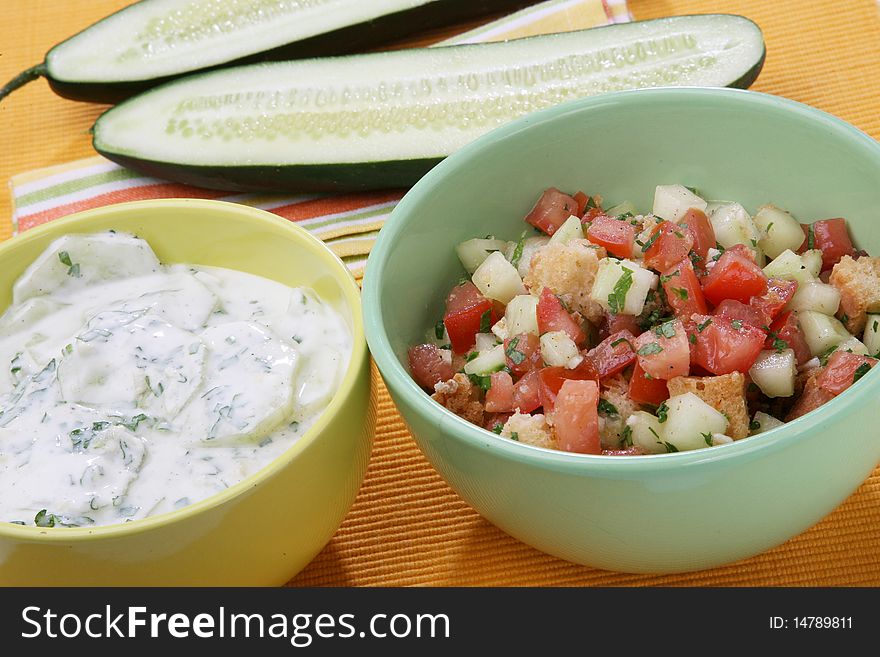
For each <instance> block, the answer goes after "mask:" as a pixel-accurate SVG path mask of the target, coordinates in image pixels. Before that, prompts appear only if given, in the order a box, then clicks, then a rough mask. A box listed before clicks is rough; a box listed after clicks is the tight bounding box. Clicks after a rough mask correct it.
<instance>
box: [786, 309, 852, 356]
mask: <svg viewBox="0 0 880 657" xmlns="http://www.w3.org/2000/svg"><path fill="white" fill-rule="evenodd" d="M798 319H799V320H800V322H801V329H802V330H803V332H804V338H805V339H806V341H807V345H808V346H809V347H810V352H811V353H812V354H813V355H814V356H818V355H819V354H824V353H825V352H826V351H828V350H829V349H831V348H832V347H836V346H837V345H839V344H840V343H841V342H843V341H844V340H848V339H849V338H850V337H852V336H851V335H850V333H849V331H847V330H846V328H845V327H844V326H843V324H841V323H840V321H839V320H838V319H837V318H835V317H829V316H828V315H824V314H822V313H817V312H815V311H813V310H803V311H801V312H799V313H798Z"/></svg>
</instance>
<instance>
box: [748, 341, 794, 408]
mask: <svg viewBox="0 0 880 657" xmlns="http://www.w3.org/2000/svg"><path fill="white" fill-rule="evenodd" d="M749 376H750V377H751V378H752V381H753V382H754V384H755V385H756V386H758V387H759V388H760V389H761V392H763V393H764V394H765V395H767V396H768V397H791V396H792V395H793V394H794V379H795V377H796V376H797V359H795V356H794V350H792V349H783V350H782V351H775V350H764V351H762V352H761V353H760V354H759V355H758V359H757V360H756V361H755V363H754V364H753V365H752V367H751V369H749Z"/></svg>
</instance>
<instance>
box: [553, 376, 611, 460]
mask: <svg viewBox="0 0 880 657" xmlns="http://www.w3.org/2000/svg"><path fill="white" fill-rule="evenodd" d="M598 404H599V384H598V383H596V382H595V381H573V380H567V381H565V382H564V383H563V384H562V388H560V389H559V394H558V395H557V397H556V406H555V407H554V409H553V429H554V431H555V433H556V442H557V444H558V445H559V449H561V450H563V451H565V452H577V453H579V454H601V453H602V447H601V445H600V442H599V412H598Z"/></svg>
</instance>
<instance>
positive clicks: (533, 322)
mask: <svg viewBox="0 0 880 657" xmlns="http://www.w3.org/2000/svg"><path fill="white" fill-rule="evenodd" d="M504 318H505V319H506V320H507V333H508V335H511V336H513V335H518V334H520V333H534V334H535V335H538V297H534V296H532V295H531V294H520V295H518V296H515V297H513V299H511V300H510V303H508V304H507V308H506V309H505V311H504Z"/></svg>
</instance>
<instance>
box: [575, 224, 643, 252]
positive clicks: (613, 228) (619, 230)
mask: <svg viewBox="0 0 880 657" xmlns="http://www.w3.org/2000/svg"><path fill="white" fill-rule="evenodd" d="M587 239H588V240H590V241H591V242H592V243H593V244H598V245H599V246H603V247H605V250H606V251H608V253H610V254H611V255H615V256H617V257H618V258H631V257H632V255H633V245H634V244H635V239H636V229H635V227H634V226H633V225H632V224H631V223H629V222H628V221H620V220H618V219H612V218H611V217H606V216H605V215H601V216H598V217H596V218H595V219H593V222H592V223H591V224H590V227H589V228H587Z"/></svg>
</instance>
